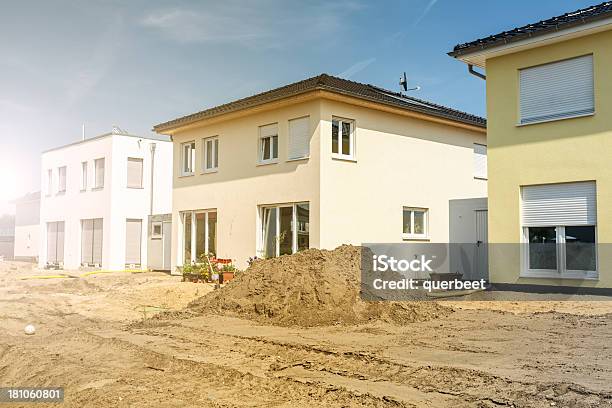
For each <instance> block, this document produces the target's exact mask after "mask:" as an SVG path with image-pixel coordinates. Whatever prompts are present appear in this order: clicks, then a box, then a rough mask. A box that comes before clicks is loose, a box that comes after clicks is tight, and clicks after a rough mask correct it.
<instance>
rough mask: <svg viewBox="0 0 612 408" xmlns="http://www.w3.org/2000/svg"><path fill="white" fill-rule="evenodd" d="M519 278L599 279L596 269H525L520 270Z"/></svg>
mask: <svg viewBox="0 0 612 408" xmlns="http://www.w3.org/2000/svg"><path fill="white" fill-rule="evenodd" d="M519 277H521V278H540V279H564V280H568V279H569V280H571V279H573V280H594V281H598V280H599V274H598V273H597V272H596V271H587V272H565V273H563V274H560V273H559V272H557V271H547V270H526V271H521V274H520V275H519Z"/></svg>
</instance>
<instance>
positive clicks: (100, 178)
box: [94, 159, 104, 188]
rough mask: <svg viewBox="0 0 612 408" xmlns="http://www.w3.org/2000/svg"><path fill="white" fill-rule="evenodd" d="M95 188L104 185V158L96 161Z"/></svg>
mask: <svg viewBox="0 0 612 408" xmlns="http://www.w3.org/2000/svg"><path fill="white" fill-rule="evenodd" d="M94 170H95V174H94V188H103V187H104V159H96V160H95V161H94Z"/></svg>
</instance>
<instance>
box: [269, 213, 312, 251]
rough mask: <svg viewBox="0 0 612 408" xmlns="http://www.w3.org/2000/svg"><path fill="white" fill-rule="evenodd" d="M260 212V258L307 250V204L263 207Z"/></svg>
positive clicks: (308, 215) (308, 242)
mask: <svg viewBox="0 0 612 408" xmlns="http://www.w3.org/2000/svg"><path fill="white" fill-rule="evenodd" d="M260 211H261V213H260V217H261V227H262V228H261V244H260V251H259V252H260V254H261V255H262V256H264V257H266V258H270V257H275V256H280V255H286V254H293V253H295V252H297V251H301V250H303V249H308V248H309V246H310V238H309V231H310V227H309V224H310V206H309V203H296V204H284V205H276V206H265V207H261V210H260Z"/></svg>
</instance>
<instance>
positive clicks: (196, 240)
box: [181, 210, 217, 265]
mask: <svg viewBox="0 0 612 408" xmlns="http://www.w3.org/2000/svg"><path fill="white" fill-rule="evenodd" d="M181 219H182V227H183V233H182V237H183V259H182V264H183V265H184V264H185V263H190V262H198V259H199V258H200V257H201V256H202V255H206V254H216V253H217V212H216V211H215V210H208V211H185V212H183V213H181Z"/></svg>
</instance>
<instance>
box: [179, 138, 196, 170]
mask: <svg viewBox="0 0 612 408" xmlns="http://www.w3.org/2000/svg"><path fill="white" fill-rule="evenodd" d="M195 155H196V145H195V141H191V142H187V143H183V144H182V145H181V175H182V176H192V175H193V169H194V165H195Z"/></svg>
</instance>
